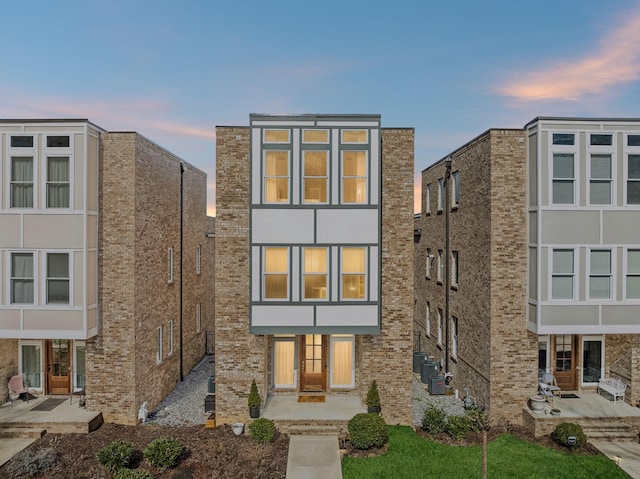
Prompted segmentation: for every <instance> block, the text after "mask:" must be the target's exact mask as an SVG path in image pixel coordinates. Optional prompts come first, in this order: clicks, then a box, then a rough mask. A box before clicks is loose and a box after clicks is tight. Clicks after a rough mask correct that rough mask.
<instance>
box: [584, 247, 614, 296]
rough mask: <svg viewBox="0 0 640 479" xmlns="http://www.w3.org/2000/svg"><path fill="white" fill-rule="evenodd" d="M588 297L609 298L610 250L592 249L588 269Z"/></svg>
mask: <svg viewBox="0 0 640 479" xmlns="http://www.w3.org/2000/svg"><path fill="white" fill-rule="evenodd" d="M589 298H591V299H609V298H611V251H610V250H592V251H591V261H590V270H589Z"/></svg>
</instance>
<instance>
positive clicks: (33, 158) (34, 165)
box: [8, 152, 38, 210]
mask: <svg viewBox="0 0 640 479" xmlns="http://www.w3.org/2000/svg"><path fill="white" fill-rule="evenodd" d="M36 158H37V157H36V154H35V152H33V153H32V154H31V155H29V154H20V155H14V154H9V174H8V176H9V208H11V209H20V210H33V209H35V208H36V205H37V204H38V203H37V202H38V197H37V195H38V193H37V188H36V182H37V174H38V170H37V168H38V162H37V160H36ZM18 159H20V160H26V159H29V160H31V180H30V181H28V180H15V179H14V178H13V170H14V168H13V162H14V160H18ZM19 185H25V186H28V185H31V206H16V205H15V196H16V195H15V193H14V186H19Z"/></svg>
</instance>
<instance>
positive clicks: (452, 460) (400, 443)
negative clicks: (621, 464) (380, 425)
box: [342, 426, 629, 479]
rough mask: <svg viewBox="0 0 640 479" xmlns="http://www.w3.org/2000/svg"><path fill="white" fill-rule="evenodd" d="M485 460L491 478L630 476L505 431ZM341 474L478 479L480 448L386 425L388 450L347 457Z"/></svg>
mask: <svg viewBox="0 0 640 479" xmlns="http://www.w3.org/2000/svg"><path fill="white" fill-rule="evenodd" d="M487 458H488V459H487V476H488V477H490V478H511V477H513V478H541V479H548V478H550V477H553V478H554V479H561V478H567V479H579V478H585V479H592V478H594V477H606V478H607V479H614V478H621V479H624V478H628V477H629V476H628V475H627V474H626V473H625V472H624V471H622V470H621V469H619V468H618V467H617V466H616V465H615V464H613V463H612V462H611V461H610V460H609V459H608V458H606V457H605V456H601V455H596V456H581V455H576V454H569V453H563V452H559V451H555V450H552V449H547V448H545V447H542V446H538V445H536V444H531V443H528V442H526V441H522V440H521V439H518V438H516V437H513V436H510V435H507V434H505V435H503V436H500V437H499V438H498V439H496V440H495V441H493V442H490V443H489V446H488V449H487ZM342 473H343V476H344V479H356V478H362V479H364V478H366V479H376V478H385V479H387V478H407V479H414V478H418V477H434V478H438V479H440V478H456V479H458V478H462V477H463V478H474V477H482V448H481V447H480V446H449V445H444V444H439V443H436V442H432V441H427V440H425V439H424V438H422V437H421V436H418V435H417V434H416V433H415V432H414V431H413V430H412V429H411V428H410V427H408V426H389V450H388V452H387V453H386V454H385V455H383V456H378V457H373V458H353V457H345V458H344V460H343V463H342Z"/></svg>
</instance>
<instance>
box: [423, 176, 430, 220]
mask: <svg viewBox="0 0 640 479" xmlns="http://www.w3.org/2000/svg"><path fill="white" fill-rule="evenodd" d="M424 213H425V214H427V215H430V214H431V183H429V184H427V191H426V193H425V195H424Z"/></svg>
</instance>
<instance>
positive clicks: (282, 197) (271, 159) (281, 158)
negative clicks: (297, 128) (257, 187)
mask: <svg viewBox="0 0 640 479" xmlns="http://www.w3.org/2000/svg"><path fill="white" fill-rule="evenodd" d="M285 131H288V130H285ZM265 134H266V132H265ZM264 161H265V168H264V171H265V175H264V191H265V198H264V199H265V202H266V203H288V202H289V152H288V151H276V150H266V151H265V152H264Z"/></svg>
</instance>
